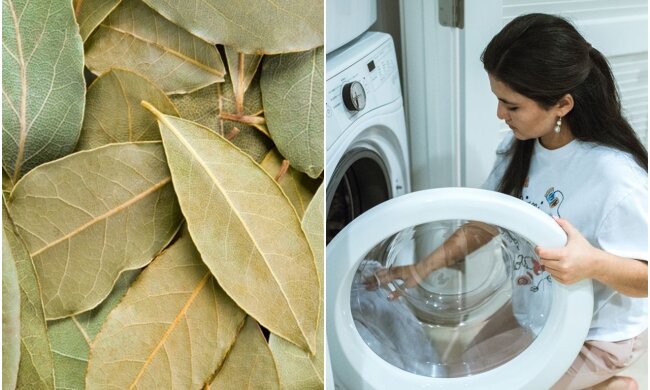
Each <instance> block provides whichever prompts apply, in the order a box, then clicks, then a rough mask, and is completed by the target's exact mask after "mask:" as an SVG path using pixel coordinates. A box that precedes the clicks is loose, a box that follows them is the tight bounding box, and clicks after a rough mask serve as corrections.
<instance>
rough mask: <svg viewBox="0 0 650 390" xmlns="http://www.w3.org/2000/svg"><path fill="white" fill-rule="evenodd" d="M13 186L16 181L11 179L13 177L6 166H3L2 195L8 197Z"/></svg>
mask: <svg viewBox="0 0 650 390" xmlns="http://www.w3.org/2000/svg"><path fill="white" fill-rule="evenodd" d="M13 188H14V183H13V182H12V181H11V178H10V177H9V175H8V174H7V172H6V171H5V170H4V168H2V196H3V197H5V198H8V197H9V194H10V193H11V190H12V189H13Z"/></svg>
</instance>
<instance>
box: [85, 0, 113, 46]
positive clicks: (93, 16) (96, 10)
mask: <svg viewBox="0 0 650 390" xmlns="http://www.w3.org/2000/svg"><path fill="white" fill-rule="evenodd" d="M120 1H122V0H76V1H74V11H75V15H76V17H77V23H78V24H79V33H80V34H81V38H82V39H83V40H84V41H85V40H86V39H88V37H89V36H90V34H91V33H92V32H93V31H95V29H96V28H97V26H99V24H100V23H101V22H102V21H103V20H104V19H106V17H107V16H108V15H109V14H110V13H111V12H112V11H113V10H114V9H115V7H117V6H118V5H119V4H120Z"/></svg>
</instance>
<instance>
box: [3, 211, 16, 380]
mask: <svg viewBox="0 0 650 390" xmlns="http://www.w3.org/2000/svg"><path fill="white" fill-rule="evenodd" d="M3 208H4V206H3ZM3 211H4V210H3ZM19 362H20V289H19V288H18V271H16V263H14V259H13V256H12V254H11V249H10V247H9V239H8V238H7V237H6V236H5V233H4V230H3V232H2V388H3V389H15V388H16V380H17V379H18V363H19Z"/></svg>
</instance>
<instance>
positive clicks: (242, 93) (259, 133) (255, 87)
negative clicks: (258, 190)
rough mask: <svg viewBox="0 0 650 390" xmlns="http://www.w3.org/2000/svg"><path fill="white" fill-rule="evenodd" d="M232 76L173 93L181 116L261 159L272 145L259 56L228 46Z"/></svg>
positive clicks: (227, 54)
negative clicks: (266, 119)
mask: <svg viewBox="0 0 650 390" xmlns="http://www.w3.org/2000/svg"><path fill="white" fill-rule="evenodd" d="M225 53H226V58H227V60H228V64H229V73H230V77H229V78H227V80H226V81H225V82H223V83H220V84H214V85H211V86H208V87H206V88H203V89H200V90H198V91H196V92H193V93H191V94H185V95H172V96H171V99H172V101H173V102H174V104H175V105H176V107H177V108H178V111H179V113H180V117H181V118H183V119H188V120H191V121H193V122H196V123H199V124H201V125H203V126H206V127H208V128H210V129H212V130H213V131H215V132H217V133H218V134H220V135H223V136H225V137H227V138H228V139H230V141H231V142H232V143H233V144H235V145H236V146H238V147H239V148H240V149H242V150H243V151H244V152H246V153H248V155H250V156H251V157H253V159H255V161H260V160H261V159H262V158H263V157H264V155H265V154H266V152H268V150H269V149H270V148H271V147H272V146H273V142H272V141H271V140H270V139H269V138H268V130H267V129H266V124H265V120H264V117H263V116H262V113H263V108H262V93H261V91H260V85H259V74H257V75H256V70H257V67H258V65H259V62H260V58H261V57H260V56H250V55H243V54H240V53H236V52H235V51H234V50H232V49H229V48H226V49H225ZM154 106H155V105H154Z"/></svg>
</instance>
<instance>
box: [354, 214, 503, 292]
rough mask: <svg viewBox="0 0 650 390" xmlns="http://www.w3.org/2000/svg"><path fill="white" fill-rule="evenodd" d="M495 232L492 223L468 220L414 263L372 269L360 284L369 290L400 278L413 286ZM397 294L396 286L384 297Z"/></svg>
mask: <svg viewBox="0 0 650 390" xmlns="http://www.w3.org/2000/svg"><path fill="white" fill-rule="evenodd" d="M498 232H499V231H498V229H497V228H496V227H495V226H492V225H489V224H486V223H483V222H478V221H470V222H468V223H466V224H465V225H463V226H461V227H460V228H459V229H458V230H456V231H455V232H454V233H453V234H452V235H451V236H450V237H449V238H448V239H447V240H445V242H444V243H443V244H442V245H440V246H439V247H438V248H436V249H435V250H434V251H433V252H431V254H429V255H428V256H427V257H425V258H423V259H421V260H420V261H418V262H416V263H415V264H411V265H404V266H398V267H391V268H388V269H385V268H384V269H380V270H379V271H377V272H376V273H375V277H374V278H368V279H366V280H365V281H364V284H365V285H366V288H367V289H369V290H372V289H375V288H377V287H379V286H380V285H384V284H387V283H389V282H391V281H394V280H398V279H399V280H402V281H403V283H404V284H403V287H405V288H410V287H414V286H416V285H417V284H418V283H420V282H421V281H422V280H423V279H424V278H426V277H427V276H428V275H429V274H430V273H431V272H433V271H435V270H437V269H440V268H443V267H449V266H452V265H454V264H455V263H457V262H459V261H461V260H463V259H464V258H465V256H467V255H468V254H470V253H472V252H474V251H475V250H477V249H479V248H480V247H482V246H483V245H485V244H487V243H488V242H490V240H491V239H492V238H493V237H495V236H496V235H497V234H498ZM399 296H400V292H399V290H395V291H393V292H391V293H390V294H389V296H388V299H390V300H394V299H396V298H397V297H399Z"/></svg>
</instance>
